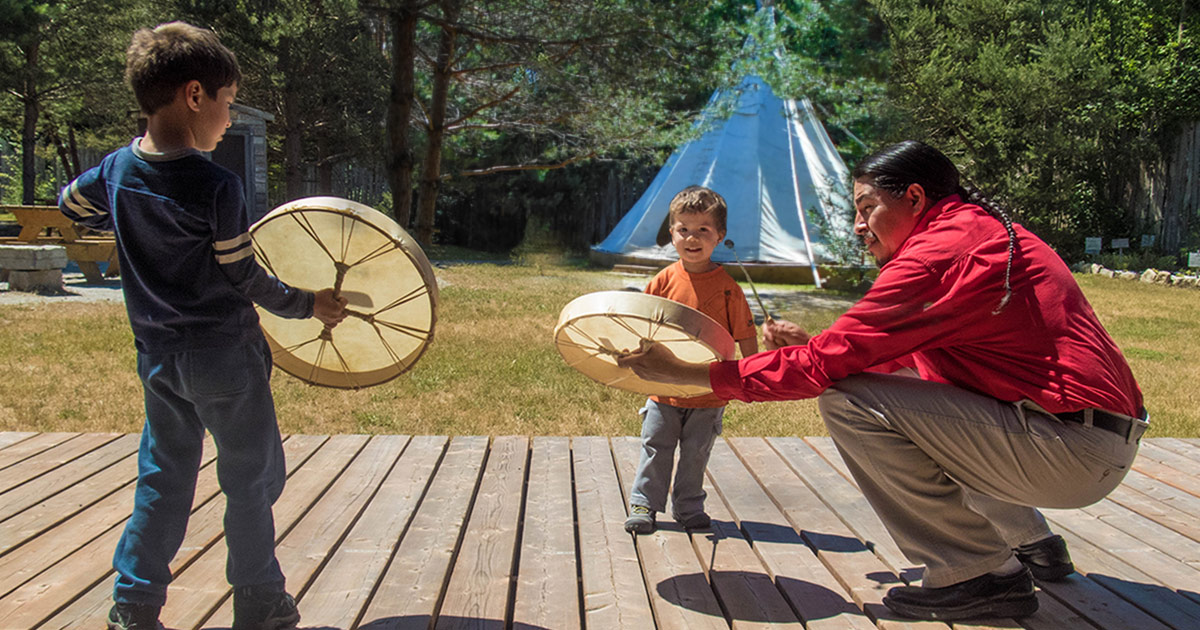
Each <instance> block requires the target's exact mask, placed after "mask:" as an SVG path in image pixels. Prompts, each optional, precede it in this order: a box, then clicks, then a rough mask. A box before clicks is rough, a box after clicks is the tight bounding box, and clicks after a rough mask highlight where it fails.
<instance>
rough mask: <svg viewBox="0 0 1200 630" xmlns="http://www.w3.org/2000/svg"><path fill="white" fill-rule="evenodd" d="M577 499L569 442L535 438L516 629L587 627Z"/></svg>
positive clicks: (571, 629) (515, 607)
mask: <svg viewBox="0 0 1200 630" xmlns="http://www.w3.org/2000/svg"><path fill="white" fill-rule="evenodd" d="M573 494H574V493H573V492H572V483H571V443H570V439H569V438H565V437H537V438H534V439H533V452H532V455H531V456H530V462H529V484H528V486H527V489H526V492H525V520H524V527H523V528H522V537H521V551H520V556H519V565H518V573H517V590H516V595H515V601H514V602H513V616H512V622H513V624H514V625H516V626H517V627H521V628H526V629H527V630H533V629H534V628H558V629H561V630H579V628H581V627H582V624H583V620H582V617H581V609H580V601H579V600H580V587H579V577H578V570H579V562H578V560H577V557H576V555H577V554H576V541H575V530H576V527H575V500H574V498H573ZM510 500H511V498H510Z"/></svg>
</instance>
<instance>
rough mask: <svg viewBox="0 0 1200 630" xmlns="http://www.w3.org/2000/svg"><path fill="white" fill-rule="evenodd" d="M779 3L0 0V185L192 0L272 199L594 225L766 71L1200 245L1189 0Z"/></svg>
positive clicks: (465, 228) (1199, 18)
mask: <svg viewBox="0 0 1200 630" xmlns="http://www.w3.org/2000/svg"><path fill="white" fill-rule="evenodd" d="M774 4H775V6H774V10H773V11H758V12H756V6H755V3H753V2H746V1H742V2H735V1H733V0H708V1H699V0H680V1H676V2H658V1H654V0H511V1H510V0H476V1H466V0H50V1H47V0H0V202H3V203H24V204H31V203H52V202H53V199H54V197H55V196H56V193H57V190H58V187H60V186H62V185H64V184H65V183H66V182H67V181H69V180H70V179H71V178H72V177H74V176H75V175H77V174H78V173H79V172H80V171H81V169H85V168H87V167H88V166H91V165H92V164H94V163H95V162H97V161H98V159H99V158H100V157H101V156H103V155H104V154H105V153H107V152H109V151H111V150H113V149H115V148H117V147H119V146H121V145H123V144H126V143H127V142H128V141H129V139H130V138H131V137H133V135H135V134H136V130H137V111H136V109H137V108H136V104H135V103H134V102H133V99H132V96H131V94H130V92H129V90H128V88H127V87H126V86H125V84H124V81H123V79H122V71H123V63H124V51H125V48H126V47H127V46H128V42H129V37H130V34H131V33H132V31H133V30H135V29H136V28H140V27H147V26H154V25H155V24H158V23H161V22H165V21H169V20H174V19H181V20H185V21H188V22H191V23H194V24H197V25H202V26H206V27H210V28H212V29H214V30H215V31H217V33H218V34H219V35H220V36H221V38H222V41H223V42H224V43H226V45H228V46H229V47H230V48H232V49H233V50H234V51H235V53H236V54H237V55H238V58H239V60H240V62H241V65H242V70H243V73H244V78H243V81H242V84H241V86H240V90H239V94H238V100H239V102H241V103H243V104H246V105H249V106H251V107H254V108H257V109H260V110H263V111H265V112H267V113H269V114H271V115H273V116H274V121H273V122H271V123H270V124H269V125H268V132H269V141H268V147H269V167H270V177H269V183H270V186H271V189H270V202H271V205H272V206H274V205H277V204H279V203H283V202H284V201H287V200H290V199H294V198H298V197H303V196H308V195H312V194H338V195H340V196H345V197H349V198H352V199H355V200H358V201H361V202H363V203H367V204H369V205H372V206H374V207H377V208H379V209H381V210H384V211H385V212H388V213H389V214H391V215H392V216H394V217H395V218H396V219H397V220H398V221H399V222H400V223H401V224H402V225H404V226H405V227H407V228H409V229H410V231H411V232H413V234H414V235H415V236H416V237H417V238H418V240H420V241H421V242H422V243H424V244H426V245H431V244H434V243H436V244H439V245H454V246H461V247H466V248H470V249H475V250H485V251H492V252H501V253H507V252H510V251H512V250H513V249H514V248H518V247H519V246H520V245H521V244H522V243H525V244H529V243H533V242H536V243H539V244H542V245H545V244H547V243H549V244H552V245H553V246H556V247H561V248H563V249H564V250H567V251H574V252H581V251H584V250H586V248H587V247H588V246H589V245H591V244H593V243H596V242H598V241H599V240H601V239H602V238H603V237H604V236H606V235H607V233H608V231H609V230H610V229H611V228H612V226H613V225H615V223H616V221H617V220H619V219H620V216H621V214H622V213H623V212H625V211H626V210H628V209H629V207H630V206H632V204H633V202H634V201H635V200H636V199H637V196H638V195H639V194H640V193H641V191H642V190H643V189H644V188H645V186H646V185H647V184H648V183H649V180H650V178H651V177H653V175H654V173H655V172H656V170H657V168H658V167H659V166H660V165H661V164H662V162H663V161H664V160H665V159H666V157H667V156H668V155H669V153H670V151H671V149H673V148H674V147H675V146H677V145H678V143H680V142H681V141H683V140H686V139H687V138H689V137H694V135H695V134H697V133H699V132H701V131H702V129H701V128H699V127H697V126H696V125H695V124H694V123H695V121H696V119H697V114H698V113H699V111H700V110H701V108H703V107H704V106H705V104H706V102H707V100H708V98H709V96H710V95H711V94H712V93H713V91H714V90H715V89H717V88H722V87H724V88H730V87H732V86H735V85H736V84H737V82H738V80H739V79H740V78H741V77H742V76H744V75H745V74H748V73H757V74H759V75H760V76H763V77H764V78H765V79H766V80H767V81H768V83H770V84H771V85H772V87H773V88H774V89H775V90H776V92H777V93H779V94H780V95H782V96H787V97H794V98H799V97H807V98H809V99H811V100H812V102H813V103H814V105H815V107H816V110H817V112H818V114H819V116H820V117H821V118H822V121H823V122H824V124H825V126H826V128H827V129H828V131H829V133H830V135H831V137H832V139H833V140H834V143H835V145H836V146H837V148H838V150H839V151H840V152H841V154H842V156H843V158H844V159H845V160H846V162H847V164H850V165H853V164H854V163H855V162H856V161H857V159H858V158H860V157H862V156H863V155H864V154H865V153H867V152H868V151H869V150H871V149H873V148H877V147H879V146H881V145H882V144H884V143H887V142H890V141H895V140H898V139H903V138H920V139H924V140H926V141H928V142H930V143H932V144H934V145H936V146H938V147H940V148H942V149H943V150H945V151H946V152H947V153H948V154H950V155H951V156H952V157H953V159H954V160H955V161H956V163H958V164H959V165H960V167H961V168H962V169H963V170H964V172H965V174H966V176H967V177H968V178H969V179H971V180H972V181H973V182H975V183H976V184H977V185H978V186H979V187H980V188H981V189H983V190H984V191H987V192H991V193H993V195H994V196H995V197H997V198H998V199H999V200H1000V201H1002V202H1003V203H1005V204H1006V205H1008V206H1009V207H1010V208H1011V209H1013V210H1014V211H1015V214H1016V215H1017V217H1018V220H1019V221H1021V222H1022V223H1024V224H1026V225H1027V226H1029V227H1031V228H1032V229H1034V230H1035V231H1036V232H1038V233H1039V234H1040V235H1041V236H1042V237H1043V238H1045V239H1047V240H1048V241H1050V242H1051V244H1053V245H1054V246H1055V247H1056V249H1058V251H1059V252H1060V253H1061V254H1062V255H1063V256H1064V258H1067V259H1068V260H1074V259H1078V258H1080V257H1081V255H1082V254H1083V249H1084V240H1083V239H1084V237H1085V236H1103V237H1106V238H1114V237H1131V240H1132V241H1133V244H1134V249H1135V250H1138V247H1137V245H1138V244H1139V242H1140V241H1139V239H1138V238H1137V237H1138V236H1139V235H1141V234H1149V235H1152V236H1154V237H1155V243H1154V245H1153V247H1147V248H1144V249H1141V250H1138V251H1137V252H1136V253H1137V255H1138V257H1139V258H1140V263H1141V266H1155V267H1157V268H1160V269H1161V268H1177V267H1178V266H1180V265H1182V264H1184V261H1185V259H1184V255H1185V253H1186V252H1188V251H1195V250H1196V249H1197V248H1198V247H1200V216H1198V207H1200V124H1198V123H1200V2H1198V0H1042V1H1037V0H934V1H929V0H873V1H869V0H824V1H822V2H807V1H803V0H784V1H779V2H775V3H774ZM747 42H750V44H749V45H747ZM776 53H781V54H776ZM395 191H403V194H396V193H395Z"/></svg>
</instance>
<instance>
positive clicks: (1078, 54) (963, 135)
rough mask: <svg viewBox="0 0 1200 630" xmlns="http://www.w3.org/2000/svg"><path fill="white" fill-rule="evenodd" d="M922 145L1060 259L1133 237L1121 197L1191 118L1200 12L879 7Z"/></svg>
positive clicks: (1065, 6)
mask: <svg viewBox="0 0 1200 630" xmlns="http://www.w3.org/2000/svg"><path fill="white" fill-rule="evenodd" d="M874 4H875V5H876V7H877V8H878V9H879V12H880V15H881V16H882V18H883V21H884V23H885V24H886V25H887V29H888V34H889V37H890V40H891V43H892V48H891V54H892V59H893V66H892V70H893V76H892V81H891V92H892V96H891V98H892V101H893V102H894V103H895V104H896V106H897V107H899V108H900V109H901V110H902V111H904V112H905V113H906V114H907V115H908V117H909V121H910V122H909V123H908V124H907V125H905V126H902V127H899V128H897V129H895V130H893V132H892V133H891V134H889V135H891V136H892V137H894V138H900V137H909V136H916V137H920V138H923V139H927V140H929V141H930V142H932V143H934V144H936V145H938V146H939V147H941V148H943V149H944V150H946V151H947V152H948V153H950V154H951V155H952V157H954V158H955V159H956V161H957V162H958V163H959V164H960V166H961V167H963V168H964V170H965V171H966V173H967V175H968V177H969V178H970V179H972V180H974V181H975V183H976V184H977V185H979V186H980V188H982V189H984V190H985V191H989V192H992V193H994V194H995V195H996V196H997V197H998V198H1000V199H1001V200H1002V201H1003V202H1005V203H1007V204H1008V205H1009V206H1011V207H1012V208H1013V209H1015V210H1016V214H1017V215H1018V219H1019V220H1021V221H1022V222H1024V223H1026V224H1027V225H1029V226H1030V227H1031V228H1033V229H1034V230H1035V231H1037V232H1038V233H1039V234H1041V235H1042V236H1044V237H1046V238H1047V239H1048V240H1050V241H1051V242H1052V243H1053V244H1054V245H1055V246H1056V247H1057V248H1058V249H1059V251H1060V252H1062V253H1064V255H1067V256H1068V257H1069V256H1073V255H1077V254H1078V253H1079V250H1080V249H1081V246H1082V243H1081V242H1079V241H1080V240H1081V239H1079V238H1078V235H1079V234H1123V233H1124V234H1129V233H1133V232H1134V231H1135V227H1136V226H1133V225H1132V224H1131V221H1132V219H1131V218H1130V217H1128V216H1127V215H1126V213H1125V212H1124V210H1123V209H1122V207H1121V202H1122V188H1123V186H1127V185H1136V181H1137V173H1138V170H1139V169H1140V168H1141V166H1142V164H1143V162H1144V161H1145V160H1147V159H1148V158H1151V157H1153V156H1155V155H1157V154H1158V153H1159V152H1160V151H1161V146H1162V143H1163V142H1164V141H1165V140H1166V139H1168V138H1169V137H1170V133H1171V131H1172V130H1173V129H1175V128H1176V127H1177V126H1178V125H1179V124H1181V123H1182V122H1184V121H1188V120H1195V119H1196V118H1197V115H1198V114H1200V109H1198V108H1197V102H1198V97H1197V93H1198V91H1197V88H1198V87H1200V73H1198V72H1197V64H1196V54H1195V49H1196V46H1197V37H1198V35H1197V33H1198V32H1200V31H1198V30H1197V27H1200V12H1195V11H1193V12H1191V13H1188V12H1187V11H1184V10H1182V7H1186V3H1185V4H1184V5H1180V3H1179V2H1167V1H1165V0H1133V1H1129V2H1112V3H1095V2H1090V1H1084V0H1068V1H1064V2H1055V3H1046V2H1040V1H1034V0H944V1H940V2H932V3H931V2H925V1H919V0H877V1H876V2H875V3H874Z"/></svg>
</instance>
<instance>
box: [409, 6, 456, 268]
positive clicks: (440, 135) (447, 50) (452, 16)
mask: <svg viewBox="0 0 1200 630" xmlns="http://www.w3.org/2000/svg"><path fill="white" fill-rule="evenodd" d="M441 6H442V13H443V18H444V19H445V25H444V26H443V27H442V37H441V41H440V42H439V43H438V55H437V59H436V60H435V61H434V67H433V81H432V82H433V95H432V97H431V98H430V100H429V128H428V137H427V141H426V143H425V145H426V148H425V160H424V161H423V162H422V163H421V186H420V188H419V192H418V194H417V203H418V204H419V205H418V207H417V234H416V238H417V241H418V242H420V243H421V244H422V245H425V246H429V245H432V244H433V223H434V217H435V216H436V210H437V198H438V189H439V188H440V185H441V177H442V144H443V142H444V141H445V138H446V101H447V98H448V97H449V94H450V81H451V79H452V74H451V68H452V66H453V64H454V43H455V39H456V38H457V32H456V31H455V30H454V26H453V24H454V23H455V22H456V21H457V20H458V15H459V11H460V8H461V7H460V4H459V1H458V0H445V1H444V2H442V3H441Z"/></svg>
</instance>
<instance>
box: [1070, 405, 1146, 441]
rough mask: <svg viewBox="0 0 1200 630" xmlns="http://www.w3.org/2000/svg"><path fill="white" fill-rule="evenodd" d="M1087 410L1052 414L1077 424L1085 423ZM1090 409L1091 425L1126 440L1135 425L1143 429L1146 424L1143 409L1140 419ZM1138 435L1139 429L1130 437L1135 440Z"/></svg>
mask: <svg viewBox="0 0 1200 630" xmlns="http://www.w3.org/2000/svg"><path fill="white" fill-rule="evenodd" d="M1088 411H1089V410H1087V409H1081V410H1079V411H1067V412H1064V413H1056V414H1054V416H1055V417H1056V418H1058V419H1059V420H1062V421H1064V422H1076V423H1079V424H1087V415H1086V414H1087V412H1088ZM1090 411H1091V412H1092V426H1094V427H1096V428H1097V429H1104V430H1105V431H1111V432H1112V433H1116V434H1117V435H1119V436H1121V437H1123V438H1125V439H1127V440H1128V439H1131V436H1130V434H1131V432H1132V431H1133V430H1134V428H1135V427H1139V428H1141V429H1142V430H1144V429H1145V426H1146V422H1145V418H1146V412H1145V411H1143V412H1142V414H1141V416H1142V420H1140V421H1139V420H1133V419H1131V418H1128V417H1126V416H1121V415H1117V414H1115V413H1109V412H1107V411H1104V410H1102V409H1091V410H1090ZM1140 437H1141V431H1138V434H1137V435H1136V436H1133V437H1132V439H1134V440H1136V439H1138V438H1140Z"/></svg>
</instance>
